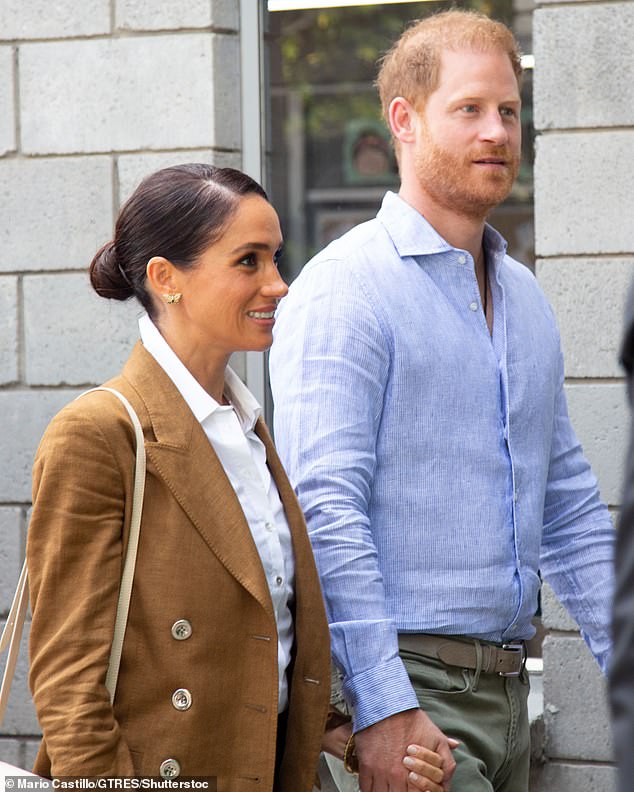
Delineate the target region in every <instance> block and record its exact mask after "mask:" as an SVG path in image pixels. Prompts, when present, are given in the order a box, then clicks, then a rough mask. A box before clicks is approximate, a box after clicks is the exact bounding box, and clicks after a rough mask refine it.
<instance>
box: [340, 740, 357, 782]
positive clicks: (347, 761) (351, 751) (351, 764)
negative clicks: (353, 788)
mask: <svg viewBox="0 0 634 792" xmlns="http://www.w3.org/2000/svg"><path fill="white" fill-rule="evenodd" d="M343 767H344V769H345V771H346V772H347V773H352V774H353V775H357V773H358V772H359V760H358V759H357V754H356V752H355V744H354V734H351V735H350V737H348V742H347V743H346V747H345V748H344V750H343Z"/></svg>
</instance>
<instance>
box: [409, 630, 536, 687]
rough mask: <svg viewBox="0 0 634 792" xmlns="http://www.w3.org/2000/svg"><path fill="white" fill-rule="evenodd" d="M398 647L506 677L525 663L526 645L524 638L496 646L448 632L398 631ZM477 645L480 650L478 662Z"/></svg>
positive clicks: (515, 672) (461, 666)
mask: <svg viewBox="0 0 634 792" xmlns="http://www.w3.org/2000/svg"><path fill="white" fill-rule="evenodd" d="M398 645H399V649H402V650H404V651H406V652H414V653H415V654H421V655H424V656H425V657H434V658H436V659H437V660H440V661H441V662H443V663H444V664H445V665H450V666H458V667H459V668H472V669H474V670H475V669H476V668H478V665H479V666H480V670H481V671H482V672H483V673H484V674H499V675H500V676H504V677H515V676H519V675H520V674H521V673H522V670H523V669H524V666H525V665H526V646H525V644H524V642H523V641H514V642H512V643H506V644H502V646H496V645H495V644H489V643H484V642H483V641H476V640H475V639H473V638H465V639H464V640H462V639H460V638H453V637H449V636H447V635H429V634H423V633H399V636H398ZM478 646H479V647H480V650H481V658H480V663H478V654H480V652H479V651H478Z"/></svg>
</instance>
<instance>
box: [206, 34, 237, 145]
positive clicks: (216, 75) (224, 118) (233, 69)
mask: <svg viewBox="0 0 634 792" xmlns="http://www.w3.org/2000/svg"><path fill="white" fill-rule="evenodd" d="M213 39H214V50H213V81H214V100H215V107H217V108H218V109H219V111H218V112H217V113H216V116H215V118H214V127H215V129H214V132H215V135H214V141H215V145H216V146H218V147H219V148H228V149H239V148H240V146H241V140H242V132H241V127H240V125H241V113H240V88H239V75H240V72H241V69H242V65H241V63H240V41H239V39H238V37H237V36H214V37H213Z"/></svg>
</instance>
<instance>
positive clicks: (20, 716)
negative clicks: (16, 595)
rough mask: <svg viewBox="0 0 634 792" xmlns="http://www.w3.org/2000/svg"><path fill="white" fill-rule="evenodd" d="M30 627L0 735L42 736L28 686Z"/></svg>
mask: <svg viewBox="0 0 634 792" xmlns="http://www.w3.org/2000/svg"><path fill="white" fill-rule="evenodd" d="M4 625H5V621H4V619H3V620H2V621H1V622H0V628H4ZM29 627H30V624H29V622H27V623H26V624H25V625H24V633H23V634H22V641H21V643H20V654H19V656H18V662H17V665H16V667H15V674H14V676H13V684H12V685H11V695H10V696H9V705H8V706H7V711H6V714H5V716H4V722H3V723H2V726H0V734H7V735H8V734H11V735H20V734H28V735H34V734H41V730H40V727H39V724H38V722H37V717H36V715H35V707H34V706H33V701H32V699H31V694H30V692H29V685H28V674H29V658H28V640H29ZM23 758H24V752H21V754H20V755H19V759H23Z"/></svg>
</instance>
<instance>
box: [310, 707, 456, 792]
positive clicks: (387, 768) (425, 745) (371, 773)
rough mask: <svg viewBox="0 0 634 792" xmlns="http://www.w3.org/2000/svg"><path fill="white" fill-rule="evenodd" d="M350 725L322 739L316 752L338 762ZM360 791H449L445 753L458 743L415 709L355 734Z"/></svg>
mask: <svg viewBox="0 0 634 792" xmlns="http://www.w3.org/2000/svg"><path fill="white" fill-rule="evenodd" d="M351 733H352V726H351V724H350V723H344V724H342V725H339V726H337V727H336V728H334V729H330V730H329V731H327V732H326V733H325V735H324V738H323V741H322V750H324V751H327V752H328V753H330V754H332V755H333V756H336V757H337V758H339V759H342V758H343V752H344V748H345V745H346V742H347V740H348V738H349V737H350V734H351ZM355 742H356V752H357V757H358V760H359V788H360V790H361V792H369V791H370V790H371V791H372V792H413V790H420V791H421V792H449V788H450V780H451V776H452V775H453V772H454V770H455V767H456V763H455V760H454V758H453V756H452V753H451V751H452V750H453V749H454V748H455V747H456V746H457V745H458V744H459V743H458V742H457V740H453V739H452V738H450V737H445V735H444V734H443V733H442V732H441V731H440V729H439V728H438V727H437V726H435V724H434V723H433V722H432V721H431V720H430V718H429V717H428V716H427V715H426V714H425V713H424V712H423V711H422V710H420V709H414V710H406V711H405V712H399V713H397V714H396V715H392V716H391V717H389V718H386V719H385V720H382V721H379V722H378V723H375V724H373V725H372V726H369V727H368V728H367V729H363V730H361V731H359V732H357V734H356V735H355Z"/></svg>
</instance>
